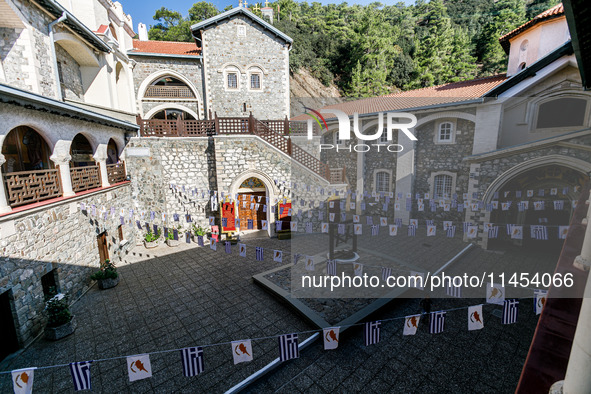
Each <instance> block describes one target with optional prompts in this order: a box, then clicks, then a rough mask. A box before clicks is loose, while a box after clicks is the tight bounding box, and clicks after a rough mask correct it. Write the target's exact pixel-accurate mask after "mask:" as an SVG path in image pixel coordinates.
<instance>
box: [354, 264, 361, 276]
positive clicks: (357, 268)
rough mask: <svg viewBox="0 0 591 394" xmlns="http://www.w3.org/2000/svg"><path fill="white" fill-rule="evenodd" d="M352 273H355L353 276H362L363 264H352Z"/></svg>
mask: <svg viewBox="0 0 591 394" xmlns="http://www.w3.org/2000/svg"><path fill="white" fill-rule="evenodd" d="M353 272H354V273H355V276H362V275H363V264H360V263H353Z"/></svg>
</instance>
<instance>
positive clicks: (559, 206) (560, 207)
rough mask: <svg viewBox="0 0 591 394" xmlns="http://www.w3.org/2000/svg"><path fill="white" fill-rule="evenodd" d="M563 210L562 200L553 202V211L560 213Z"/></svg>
mask: <svg viewBox="0 0 591 394" xmlns="http://www.w3.org/2000/svg"><path fill="white" fill-rule="evenodd" d="M563 209H564V201H563V200H556V201H554V210H556V211H561V210H563Z"/></svg>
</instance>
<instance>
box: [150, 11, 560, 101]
mask: <svg viewBox="0 0 591 394" xmlns="http://www.w3.org/2000/svg"><path fill="white" fill-rule="evenodd" d="M557 3H558V0H431V1H427V0H417V1H416V3H415V4H414V5H406V4H405V3H402V2H399V3H397V4H393V5H384V4H381V3H378V2H375V3H371V4H368V5H365V6H361V5H357V4H352V5H349V4H347V3H341V4H326V5H322V4H321V3H318V2H312V3H308V2H306V1H303V2H297V1H294V0H276V1H275V2H272V3H270V6H271V7H273V8H274V9H275V21H274V26H275V27H276V28H278V29H279V30H281V31H283V32H284V33H286V34H287V35H288V36H290V37H292V38H293V40H294V43H293V48H292V50H291V52H290V60H289V61H290V69H291V71H292V72H293V71H297V70H298V69H299V68H302V67H305V68H306V69H307V70H308V71H309V72H310V74H311V75H312V76H314V77H316V78H317V79H319V80H320V81H321V82H322V83H323V84H325V85H327V86H328V85H330V84H331V83H334V84H336V85H337V86H338V88H339V89H340V90H341V91H342V92H343V93H346V94H348V95H351V96H357V97H368V96H376V95H382V94H387V93H390V92H393V91H397V90H398V89H414V88H420V87H428V86H432V85H437V84H443V83H448V82H455V81H459V80H465V79H471V78H474V77H478V76H485V75H491V74H495V73H500V72H504V71H505V67H506V61H507V56H506V54H505V52H504V51H503V49H502V47H501V45H500V44H499V41H498V39H499V37H500V36H502V35H503V34H506V33H507V32H509V31H511V30H512V29H514V28H515V27H517V26H519V25H520V24H522V23H524V22H525V21H526V20H527V19H528V18H531V17H533V16H535V15H537V14H538V13H540V12H542V11H544V10H546V9H548V8H550V7H552V6H553V5H555V4H557ZM258 5H259V7H262V6H263V5H264V4H263V3H258ZM251 6H254V3H252V4H251ZM228 9H231V6H227V7H226V8H225V9H224V11H225V10H228ZM278 9H279V12H277V10H278ZM251 10H253V8H251ZM218 12H219V11H218V10H217V9H216V8H215V6H213V5H212V4H211V3H206V2H199V3H195V4H194V5H193V6H192V7H191V8H190V9H189V10H188V13H187V17H183V16H182V15H181V14H180V13H179V12H176V11H172V10H168V9H166V8H164V7H163V8H161V9H160V10H158V11H156V13H155V15H154V20H156V21H157V22H158V23H157V24H156V25H155V26H152V28H151V29H150V32H149V36H150V39H155V40H178V41H192V37H191V33H190V25H191V24H193V23H196V22H198V21H200V20H203V19H206V18H209V17H211V16H214V15H216V14H217V13H218ZM253 12H254V13H255V14H256V15H258V16H261V14H260V11H253Z"/></svg>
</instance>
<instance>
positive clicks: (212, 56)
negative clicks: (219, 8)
mask: <svg viewBox="0 0 591 394" xmlns="http://www.w3.org/2000/svg"><path fill="white" fill-rule="evenodd" d="M238 26H244V27H245V29H246V35H245V36H238ZM203 46H204V48H203V57H204V62H205V72H206V83H207V92H208V96H209V97H208V107H209V108H211V109H212V111H216V112H217V114H218V116H248V114H249V112H251V111H252V113H253V115H254V116H255V117H256V118H257V119H284V118H285V117H286V116H289V53H288V46H287V44H285V43H284V42H283V40H282V39H280V38H277V37H275V36H274V35H273V34H271V33H270V32H268V31H266V30H264V29H262V28H261V27H260V25H258V24H257V23H254V22H253V21H252V20H251V19H250V18H248V17H245V16H236V17H234V18H232V19H230V20H227V21H221V22H220V23H219V24H216V25H215V26H214V27H210V28H208V29H206V30H205V31H204V32H203ZM227 67H235V69H238V70H239V71H238V73H239V74H240V77H239V87H238V89H235V90H228V89H227V87H226V79H225V74H224V70H227ZM250 71H256V72H261V85H262V88H261V89H260V90H256V91H255V90H251V89H250V74H249V73H250ZM244 104H246V111H244V110H243V109H244V108H243V105H244Z"/></svg>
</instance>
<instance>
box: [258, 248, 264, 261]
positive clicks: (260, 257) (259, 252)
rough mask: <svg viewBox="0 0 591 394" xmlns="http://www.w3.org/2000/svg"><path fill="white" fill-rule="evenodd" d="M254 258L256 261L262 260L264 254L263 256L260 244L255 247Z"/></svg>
mask: <svg viewBox="0 0 591 394" xmlns="http://www.w3.org/2000/svg"><path fill="white" fill-rule="evenodd" d="M256 260H257V261H263V260H264V256H263V248H262V247H260V246H257V247H256Z"/></svg>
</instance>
